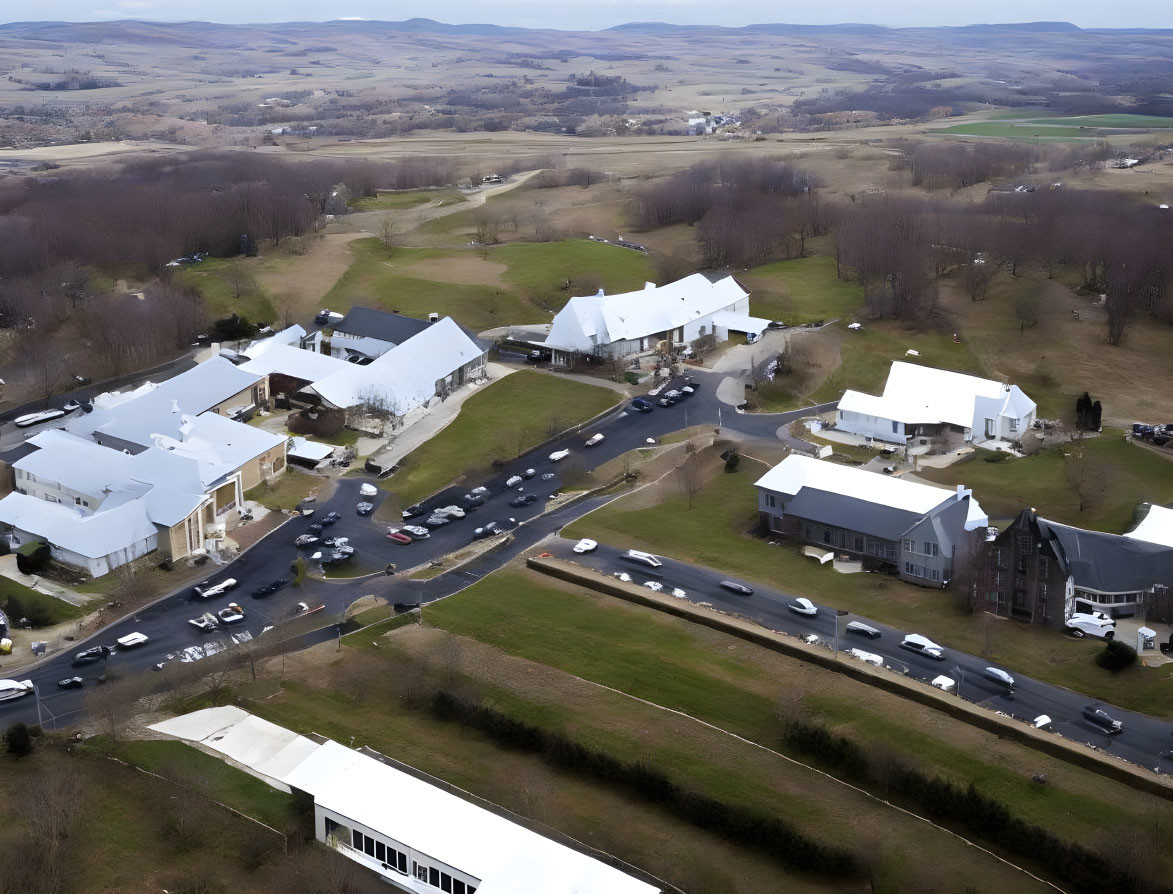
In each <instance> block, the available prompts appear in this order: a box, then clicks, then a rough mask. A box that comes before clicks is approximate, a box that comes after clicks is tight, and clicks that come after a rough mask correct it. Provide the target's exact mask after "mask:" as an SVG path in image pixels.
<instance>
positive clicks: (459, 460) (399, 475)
mask: <svg viewBox="0 0 1173 894" xmlns="http://www.w3.org/2000/svg"><path fill="white" fill-rule="evenodd" d="M619 400H620V395H619V394H618V392H615V391H612V390H611V389H610V388H600V387H598V386H596V385H586V384H583V383H581V382H575V381H573V380H571V379H564V378H561V377H558V376H553V375H547V374H546V373H539V372H534V371H533V370H520V371H518V372H515V373H513V374H511V375H509V376H506V377H505V378H503V379H501V380H499V381H497V382H493V383H492V384H490V385H487V386H485V387H484V389H483V390H482V391H480V392H478V393H477V394H474V395H472V396H471V397H469V398H468V399H467V400H466V401H465V402H464V404H463V405H462V406H461V408H460V414H459V415H458V416H457V417H456V419H455V420H453V422H452V423H451V424H450V425H448V427H447V428H445V429H443V430H442V431H441V432H440V433H439V434H437V435H436V436H435V437H434V438H432V439H431V440H430V441H428V442H427V443H426V444H424V445H423V446H422V447H419V448H417V449H416V450H414V451H412V452H411V453H410V454H408V456H407V457H406V458H405V459H404V460H403V461H402V462H401V463H400V469H399V471H398V472H396V473H395V475H394V476H392V477H391V478H388V479H386V480H385V481H383V482H380V483H381V484H382V485H383V486H384V487H386V488H388V489H389V490H391V491H393V492H394V493H395V494H396V495H397V496H398V498H399V500H400V502H401V503H402V504H403V505H407V504H409V503H415V502H416V501H418V500H421V499H423V498H424V497H427V496H428V495H429V494H433V493H435V492H436V491H438V490H442V489H443V488H445V487H447V486H448V485H449V484H452V483H454V482H456V481H459V480H462V479H464V478H466V477H469V476H472V475H473V474H475V473H487V472H489V471H490V470H491V468H492V463H493V461H494V460H502V461H505V460H509V459H513V458H515V457H517V456H520V455H521V454H522V453H524V452H525V451H527V450H529V449H530V448H531V447H534V446H536V445H538V444H540V443H542V442H543V441H545V440H546V439H547V438H549V437H551V436H552V435H554V434H557V433H559V432H560V431H562V430H563V429H566V428H570V427H571V426H573V425H575V424H576V423H578V422H585V421H586V420H588V419H590V418H592V417H593V416H597V415H598V414H599V413H601V412H603V411H604V410H606V409H607V408H608V407H611V406H614V405H615V404H616V403H618V402H619Z"/></svg>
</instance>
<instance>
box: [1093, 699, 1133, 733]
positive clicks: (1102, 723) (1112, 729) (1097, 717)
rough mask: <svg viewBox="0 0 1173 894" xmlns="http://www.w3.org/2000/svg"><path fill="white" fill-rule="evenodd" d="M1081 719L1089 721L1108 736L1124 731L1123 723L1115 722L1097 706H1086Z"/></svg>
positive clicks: (1114, 719) (1115, 720)
mask: <svg viewBox="0 0 1173 894" xmlns="http://www.w3.org/2000/svg"><path fill="white" fill-rule="evenodd" d="M1083 719H1084V720H1090V721H1091V722H1092V723H1094V724H1095V725H1096V726H1098V727H1100V728H1101V729H1102V730H1103V731H1104V732H1106V733H1108V734H1109V735H1114V734H1115V733H1118V732H1120V731H1121V730H1123V729H1124V723H1123V721H1120V720H1117V719H1116V718H1114V717H1113V716H1112V715H1111V714H1109V713H1108V712H1107V711H1105V710H1104V709H1103V708H1102V707H1101V706H1099V705H1088V706H1087V707H1086V708H1084V709H1083Z"/></svg>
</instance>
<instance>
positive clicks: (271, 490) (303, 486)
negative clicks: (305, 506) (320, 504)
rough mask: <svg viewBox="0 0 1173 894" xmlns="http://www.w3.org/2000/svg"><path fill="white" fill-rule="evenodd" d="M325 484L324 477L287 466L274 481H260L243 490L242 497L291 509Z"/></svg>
mask: <svg viewBox="0 0 1173 894" xmlns="http://www.w3.org/2000/svg"><path fill="white" fill-rule="evenodd" d="M326 484H328V482H327V481H326V479H324V478H322V477H320V476H318V475H311V474H309V473H308V472H302V471H301V470H300V469H296V468H293V467H288V468H286V470H285V474H284V475H282V476H281V477H280V478H278V479H277V480H276V482H269V481H262V482H261V483H260V484H258V485H257V486H256V487H252V488H249V489H248V490H247V491H245V493H244V498H245V499H246V500H252V501H254V502H257V503H260V504H261V505H262V506H264V507H266V508H268V509H273V510H277V511H284V510H288V509H293V508H294V507H295V506H296V505H297V504H298V503H300V502H301V501H302V500H304V499H305V498H306V497H308V496H311V495H316V494H317V493H318V491H319V490H321V489H322V487H323V486H324V485H326Z"/></svg>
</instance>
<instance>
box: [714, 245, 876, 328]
mask: <svg viewBox="0 0 1173 894" xmlns="http://www.w3.org/2000/svg"><path fill="white" fill-rule="evenodd" d="M737 278H738V281H739V282H741V284H742V285H743V286H745V288H746V289H747V290H748V291H749V295H750V299H749V300H750V309H751V311H752V312H753V315H754V316H755V317H766V318H767V319H771V320H781V321H783V322H785V323H788V324H790V325H795V324H798V323H807V322H810V321H812V320H833V319H845V318H848V317H851V318H854V317H855V316H856V315H857V314H859V313H860V312H861V311H862V310H863V287H862V286H860V285H859V283H857V282H851V281H848V280H843V279H839V278H838V277H837V276H836V275H835V259H834V258H833V257H830V256H828V255H811V256H810V257H806V258H794V259H792V260H789V261H777V262H775V263H773V264H763V265H762V266H761V267H754V268H753V269H752V270H747V271H746V272H745V273H742V274H738V277H737ZM848 322H850V320H848Z"/></svg>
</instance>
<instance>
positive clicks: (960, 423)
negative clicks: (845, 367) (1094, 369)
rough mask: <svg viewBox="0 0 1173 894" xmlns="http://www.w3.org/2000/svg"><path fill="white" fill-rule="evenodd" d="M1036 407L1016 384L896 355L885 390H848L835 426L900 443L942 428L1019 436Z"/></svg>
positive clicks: (988, 436) (972, 435)
mask: <svg viewBox="0 0 1173 894" xmlns="http://www.w3.org/2000/svg"><path fill="white" fill-rule="evenodd" d="M1035 409H1036V406H1035V402H1034V401H1033V400H1031V399H1030V398H1029V397H1027V396H1026V395H1025V394H1024V393H1023V392H1022V390H1021V389H1020V388H1019V387H1018V386H1017V385H1009V384H1004V383H1002V382H995V381H993V380H992V379H982V378H979V377H978V376H970V375H966V374H964V373H956V372H950V371H948V370H943V369H934V368H933V367H931V366H920V365H919V364H915V363H905V362H904V361H901V360H896V361H894V362H893V363H892V367H891V369H890V370H889V371H888V381H887V383H886V384H885V385H884V393H883V394H882V395H880V396H876V395H873V394H865V393H863V392H859V391H850V390H848V391H845V392H844V393H843V397H842V398H841V399H840V401H839V406H838V408H837V410H836V427H837V428H838V429H840V430H841V431H845V432H851V433H853V434H859V435H864V436H866V437H872V438H876V439H877V440H881V441H888V442H891V443H897V444H903V443H906V442H907V440H908V439H909V438H912V437H918V436H924V435H931V434H933V433H935V432H936V431H937V430H939V429H940V428H941V427H948V428H951V429H954V430H958V431H959V432H960V433H961V434H962V436H963V437H964V438H965V440H978V441H997V440H1005V441H1017V440H1019V439H1020V438H1021V437H1022V436H1023V434H1025V433H1026V431H1027V430H1028V429H1029V428H1030V427H1031V424H1032V423H1033V422H1034V418H1035Z"/></svg>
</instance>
